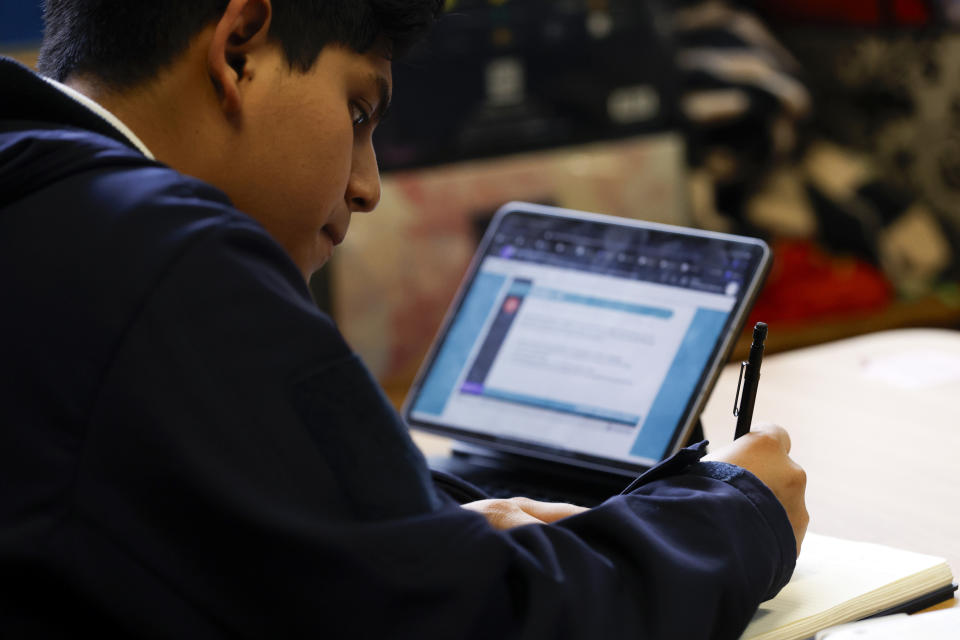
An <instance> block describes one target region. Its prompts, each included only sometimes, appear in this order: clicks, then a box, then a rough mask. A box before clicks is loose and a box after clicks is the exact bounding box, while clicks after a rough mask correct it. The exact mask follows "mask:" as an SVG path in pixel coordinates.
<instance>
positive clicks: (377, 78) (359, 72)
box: [315, 44, 393, 90]
mask: <svg viewBox="0 0 960 640" xmlns="http://www.w3.org/2000/svg"><path fill="white" fill-rule="evenodd" d="M315 66H317V67H323V68H324V71H325V72H327V73H330V72H333V73H346V74H350V75H351V76H353V77H359V78H363V79H368V80H371V81H374V82H376V83H378V84H380V83H386V88H387V89H388V90H389V89H392V87H393V74H392V64H391V62H390V60H389V58H387V57H385V56H384V55H383V54H382V53H381V52H380V48H379V47H373V48H371V49H370V50H369V51H366V52H364V53H357V52H356V51H354V50H353V49H350V48H348V47H344V46H342V45H337V44H330V45H327V46H325V47H324V48H323V50H322V51H321V52H320V57H319V58H317V62H316V63H315Z"/></svg>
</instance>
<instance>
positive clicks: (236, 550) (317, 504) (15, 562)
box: [0, 0, 806, 638]
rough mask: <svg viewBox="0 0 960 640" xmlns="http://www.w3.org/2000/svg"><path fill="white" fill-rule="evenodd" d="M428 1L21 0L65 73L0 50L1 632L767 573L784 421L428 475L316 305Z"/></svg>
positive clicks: (780, 562)
mask: <svg viewBox="0 0 960 640" xmlns="http://www.w3.org/2000/svg"><path fill="white" fill-rule="evenodd" d="M439 4H440V3H439V2H438V1H437V0H409V1H407V2H398V1H397V0H362V1H361V0H325V1H322V0H313V1H308V0H299V1H295V0H287V1H282V0H276V1H275V2H271V1H270V0H222V1H221V0H192V1H190V2H180V1H177V0H166V1H163V2H162V1H157V2H152V3H144V2H135V3H131V2H123V1H120V0H49V1H48V2H47V7H46V11H47V14H46V19H47V32H46V35H45V39H44V44H43V47H42V50H41V56H40V68H41V71H42V72H43V73H45V74H46V75H48V76H51V77H52V78H54V79H56V80H59V81H60V82H61V83H62V84H60V83H53V82H51V81H47V80H44V79H42V78H40V77H37V76H35V75H33V74H32V73H30V72H29V71H27V70H26V69H23V68H22V67H18V66H16V65H15V64H13V63H11V62H0V87H2V94H3V96H4V97H3V100H2V102H0V265H2V267H3V272H4V274H5V275H4V278H3V280H2V283H0V295H2V299H4V300H5V301H6V302H7V303H6V305H5V310H4V313H3V314H2V319H0V328H2V331H0V407H2V409H0V412H2V413H0V575H3V576H4V579H3V580H2V581H0V635H2V636H3V637H58V636H71V637H72V636H76V635H81V634H83V632H84V631H88V630H89V631H93V632H96V633H98V634H101V635H107V636H114V635H129V636H134V637H226V636H253V637H269V636H306V635H311V636H317V635H320V636H323V637H341V636H344V637H389V638H400V637H411V638H431V637H437V638H455V637H479V638H500V637H514V636H516V637H521V636H522V637H529V638H552V637H569V638H617V637H633V638H636V637H644V638H660V637H672V638H698V637H717V638H734V637H736V636H738V635H739V633H740V632H741V631H742V629H743V627H744V626H745V624H746V622H747V621H748V620H749V617H750V616H751V615H752V613H753V612H754V611H755V609H756V607H757V604H758V603H759V602H760V600H761V599H763V598H765V597H769V596H772V595H773V594H774V593H776V591H778V590H779V588H780V587H781V586H782V585H783V584H784V583H785V582H786V581H787V580H788V579H789V576H790V574H791V572H792V569H793V565H794V561H795V557H796V553H797V550H798V549H799V545H800V542H801V540H802V537H803V533H804V531H805V528H806V511H805V509H804V506H803V486H804V477H803V473H802V471H801V470H800V469H799V467H797V466H796V465H795V464H794V463H793V462H792V461H791V460H790V459H789V457H788V455H787V454H788V451H789V439H788V438H787V436H786V433H785V432H784V431H782V430H780V429H776V428H772V429H771V430H769V431H767V432H765V433H757V434H753V435H751V436H749V437H747V438H743V439H741V440H739V441H738V442H737V443H736V444H735V446H734V447H733V448H731V449H729V450H727V451H725V452H722V453H721V454H719V455H718V456H717V459H718V461H714V462H698V460H699V458H700V457H701V455H702V450H701V449H691V450H687V451H685V452H682V453H681V454H678V455H677V456H675V457H674V458H672V459H671V460H669V461H667V462H665V463H663V464H662V465H661V466H659V467H657V468H656V469H655V470H654V471H652V472H650V473H649V474H648V475H647V476H646V479H645V480H646V481H645V484H644V485H643V486H642V487H640V488H639V489H637V490H636V491H634V492H633V493H632V494H631V495H627V496H620V497H616V498H613V499H611V500H610V501H608V502H606V503H605V504H604V505H601V506H600V507H597V508H595V509H591V510H584V509H581V508H579V507H575V506H572V505H551V504H543V503H537V502H534V501H530V500H523V499H517V500H511V501H503V500H483V499H482V498H483V496H481V495H470V491H469V488H468V487H457V482H456V480H455V479H448V481H447V483H446V484H445V485H444V487H445V489H441V488H439V487H438V486H435V485H434V483H433V480H432V479H431V476H430V474H429V471H428V470H427V468H426V466H425V464H424V461H423V458H422V456H421V455H420V454H419V452H418V451H417V450H416V448H415V447H414V445H413V444H412V442H411V441H410V439H409V436H408V434H407V431H406V427H405V425H403V424H402V422H401V420H400V419H399V417H398V416H397V415H396V414H395V412H394V411H393V410H392V408H391V407H390V406H389V404H388V403H387V402H386V401H385V400H384V398H383V396H382V394H381V393H380V392H379V390H378V388H377V385H376V383H375V381H374V380H372V379H371V377H370V375H369V374H368V373H367V371H366V369H365V368H364V367H363V366H362V364H361V363H360V362H359V361H358V360H357V358H356V357H355V356H354V355H353V354H352V353H351V352H350V350H349V348H348V346H347V345H346V344H345V343H344V341H343V339H342V338H341V336H340V335H339V333H338V332H337V330H336V328H335V327H334V325H333V323H332V321H331V320H330V319H329V318H328V317H326V316H325V315H323V314H322V313H320V312H319V311H317V310H316V308H315V307H314V306H313V305H312V303H311V300H310V297H309V294H308V291H307V289H306V285H305V279H306V278H307V277H309V275H310V274H311V273H312V272H313V271H315V270H316V269H318V268H320V267H321V266H322V265H323V263H324V262H325V261H326V260H327V259H328V258H329V257H330V254H331V252H332V251H333V247H334V246H335V245H337V244H338V243H340V242H341V241H343V239H344V237H345V236H346V233H347V228H348V225H349V220H350V216H351V214H352V213H354V212H367V211H370V210H372V209H373V208H374V207H375V206H376V204H377V201H378V199H379V178H378V174H377V167H376V159H375V157H374V153H373V147H372V134H373V130H374V127H375V125H376V123H377V121H378V120H379V118H380V117H382V115H383V113H384V112H385V111H386V109H387V107H388V105H389V101H390V97H391V90H392V86H391V75H390V61H391V59H392V58H393V57H394V56H396V55H399V54H400V53H401V52H402V50H403V49H404V48H405V47H406V45H407V44H408V43H409V42H410V41H411V40H412V39H414V38H415V37H416V36H417V34H418V33H419V32H420V31H422V29H423V28H425V27H426V26H427V25H428V24H429V23H430V22H431V21H432V20H433V19H434V17H435V16H436V15H437V13H438V12H439V8H440V7H439ZM730 463H737V464H739V465H740V466H735V465H734V464H730ZM747 469H749V470H750V471H748V470H747ZM751 471H752V472H753V473H751ZM454 489H456V493H457V494H458V497H459V498H460V502H468V501H471V500H473V502H470V503H469V504H467V505H465V506H466V507H467V508H464V507H463V506H461V505H460V504H458V502H457V501H456V500H454V499H453V497H452V496H451V494H452V493H453V492H454V491H453V490H454ZM520 525H530V526H520Z"/></svg>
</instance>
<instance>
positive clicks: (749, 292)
mask: <svg viewBox="0 0 960 640" xmlns="http://www.w3.org/2000/svg"><path fill="white" fill-rule="evenodd" d="M514 213H521V214H533V215H539V216H549V217H555V218H563V219H569V220H575V221H585V222H596V223H601V224H612V225H618V226H623V227H628V228H631V229H648V230H651V231H655V232H663V233H670V234H676V235H681V236H686V237H696V238H704V239H712V240H720V241H725V242H735V243H738V244H742V245H748V246H750V247H753V248H756V249H759V250H760V253H759V258H758V261H757V266H756V268H755V269H754V270H753V272H752V274H750V281H749V283H745V286H744V287H743V288H742V289H741V292H742V294H743V295H742V298H740V302H739V303H738V304H737V305H736V306H735V307H734V309H733V310H732V312H731V314H730V317H729V318H728V320H727V323H726V325H725V327H724V331H723V334H722V336H723V337H722V339H721V340H719V341H718V344H717V345H715V347H714V350H713V352H712V353H711V354H710V356H709V358H708V362H707V366H706V367H705V368H704V372H703V374H702V375H701V377H700V380H699V381H698V384H697V387H696V391H695V392H694V393H693V394H692V395H691V398H690V400H689V401H688V403H687V406H686V408H685V410H684V413H683V417H682V419H681V424H680V427H679V428H677V429H675V430H674V433H673V436H672V438H671V440H670V444H669V445H668V446H667V448H666V450H665V451H664V453H663V456H662V458H666V457H668V456H669V455H671V454H673V453H674V452H676V451H678V450H679V449H681V448H682V447H683V446H684V445H685V444H686V443H687V442H688V440H689V438H690V436H691V434H692V432H693V430H694V428H695V426H696V425H697V423H698V419H699V417H700V414H701V412H702V411H703V407H704V405H705V404H706V401H707V399H708V398H709V395H710V392H711V391H712V390H713V387H714V385H715V384H716V381H717V378H718V376H719V375H720V371H721V369H722V368H723V365H724V364H726V362H727V360H728V358H729V356H730V352H731V351H732V349H733V345H734V344H735V342H736V339H737V337H738V336H739V334H740V332H741V330H742V328H743V324H744V322H745V321H746V319H747V316H748V314H749V311H750V309H751V307H752V306H753V303H754V301H755V300H756V297H757V295H758V293H759V291H760V288H761V287H762V285H763V282H764V280H765V279H766V276H767V273H768V272H769V269H770V261H771V252H770V248H769V246H767V244H766V243H765V242H763V241H762V240H760V239H758V238H750V237H746V236H737V235H732V234H725V233H718V232H713V231H703V230H699V229H692V228H688V227H678V226H673V225H666V224H660V223H654V222H646V221H642V220H635V219H632V218H622V217H616V216H609V215H603V214H597V213H590V212H586V211H577V210H573V209H563V208H558V207H548V206H544V205H537V204H532V203H526V202H509V203H507V204H505V205H504V206H502V207H501V208H500V209H499V210H498V211H497V212H496V214H495V215H494V217H493V219H492V220H491V222H490V224H489V226H488V228H487V231H486V233H485V234H484V236H483V238H482V240H481V241H480V245H479V247H478V248H477V251H476V252H475V253H474V256H473V259H472V260H471V262H470V266H469V268H468V269H467V271H466V275H465V276H464V278H463V280H462V281H461V283H460V286H459V289H458V290H457V293H456V296H455V297H454V299H453V302H452V303H451V305H450V306H449V307H448V309H447V312H446V315H445V316H444V319H443V323H442V324H441V326H440V329H439V330H438V332H437V334H436V336H435V337H434V340H433V342H432V344H431V346H430V350H429V352H428V353H427V356H426V357H425V358H424V360H423V363H422V364H421V366H420V368H419V371H418V372H417V375H416V377H415V379H414V381H413V384H412V385H411V387H410V391H409V392H408V394H407V396H406V399H405V401H404V404H403V408H402V415H403V417H404V419H405V420H406V421H407V424H409V425H410V426H411V427H413V428H416V429H418V430H421V431H425V432H428V433H433V434H436V435H441V436H445V437H448V438H451V439H454V440H458V441H462V442H465V443H469V444H471V445H479V446H481V447H487V448H490V449H493V450H496V451H502V452H506V453H511V454H518V455H522V456H527V457H530V458H536V459H541V460H550V461H554V462H558V463H562V464H567V465H571V466H575V467H584V468H590V469H597V470H603V471H607V472H612V473H618V474H622V475H632V474H635V473H637V472H641V471H643V470H644V469H646V468H648V467H649V466H650V465H652V464H654V463H656V462H657V460H653V459H647V460H644V461H642V462H637V463H632V462H627V461H624V460H620V459H611V458H604V457H601V456H596V455H592V454H586V453H583V452H577V451H571V450H563V449H559V448H557V447H549V446H546V445H538V444H534V443H531V442H528V441H524V440H520V439H516V438H508V437H504V436H494V435H489V434H481V433H477V432H475V431H470V430H467V429H462V428H458V427H454V426H450V425H444V424H439V423H436V422H429V421H425V420H422V419H417V418H414V417H413V415H412V414H413V407H414V405H415V404H416V401H417V398H418V395H419V393H420V391H421V390H422V388H423V385H424V382H425V381H426V380H427V377H428V374H429V372H430V370H431V368H432V367H433V365H434V363H435V362H436V359H437V356H438V355H439V353H440V350H441V348H442V346H443V344H444V342H445V341H446V338H447V334H448V333H449V331H450V329H451V327H452V326H453V323H454V320H455V319H456V317H457V314H458V313H459V311H460V309H461V306H462V305H463V302H464V299H465V297H466V295H467V293H468V292H469V291H470V287H471V285H472V284H473V281H474V279H475V278H476V276H477V274H478V273H479V271H480V266H481V265H482V263H483V260H484V258H485V257H486V253H487V251H488V249H489V246H490V244H491V242H493V238H494V237H495V235H496V233H497V231H498V229H499V228H500V227H501V225H502V224H503V221H504V220H505V218H506V217H507V216H509V215H511V214H514ZM731 403H732V400H731ZM732 428H733V425H732V423H731V429H732ZM662 458H661V459H662Z"/></svg>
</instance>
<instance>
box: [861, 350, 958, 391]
mask: <svg viewBox="0 0 960 640" xmlns="http://www.w3.org/2000/svg"><path fill="white" fill-rule="evenodd" d="M863 373H864V375H865V376H867V377H868V378H873V379H876V380H881V381H883V382H886V383H887V384H889V385H891V386H894V387H898V388H900V389H923V388H928V387H935V386H939V385H942V384H947V383H950V382H958V381H960V357H957V356H954V355H949V354H945V353H940V352H937V351H933V350H930V349H925V350H920V349H912V350H909V351H901V352H899V353H894V354H890V355H884V356H878V357H876V358H870V359H868V360H867V361H866V362H865V363H864V367H863Z"/></svg>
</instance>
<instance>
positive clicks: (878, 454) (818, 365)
mask: <svg viewBox="0 0 960 640" xmlns="http://www.w3.org/2000/svg"><path fill="white" fill-rule="evenodd" d="M738 373H739V365H730V366H728V367H727V368H726V369H725V370H724V371H723V373H722V374H721V376H720V379H719V381H718V383H717V386H716V388H715V391H714V394H713V396H712V398H711V399H710V401H709V402H708V403H707V406H706V409H705V410H704V413H703V423H704V430H705V432H706V435H707V438H709V439H710V441H711V443H712V444H713V445H723V444H724V443H727V442H729V441H730V440H731V439H732V436H733V428H734V423H735V419H734V418H733V416H732V415H731V411H732V408H733V396H734V392H735V390H736V387H737V375H738ZM754 419H755V421H756V422H760V421H763V420H768V421H775V422H778V423H780V424H782V425H783V426H785V427H786V428H787V429H788V430H789V432H790V434H791V437H792V440H793V450H792V452H791V455H792V456H793V458H794V459H795V460H796V461H797V462H798V463H799V464H801V465H802V466H803V467H804V468H805V469H806V470H807V475H808V485H807V505H808V508H809V511H810V530H811V531H816V532H818V533H822V534H827V535H833V536H838V537H844V538H850V539H854V540H864V541H871V542H877V543H881V544H887V545H891V546H895V547H900V548H904V549H910V550H914V551H919V552H923V553H929V554H932V555H937V556H942V557H945V558H947V560H948V561H949V562H950V565H951V568H952V569H953V571H954V575H955V576H958V574H960V495H958V494H960V462H958V459H960V332H955V331H947V330H939V329H903V330H897V331H889V332H884V333H877V334H872V335H867V336H861V337H857V338H852V339H849V340H843V341H839V342H834V343H830V344H826V345H820V346H816V347H810V348H806V349H800V350H797V351H790V352H785V353H780V354H776V355H772V356H769V357H768V358H766V359H765V360H764V363H763V370H762V377H761V380H760V388H759V391H758V395H757V403H756V409H755V413H754ZM415 437H416V439H417V441H418V443H419V444H420V446H421V447H422V448H424V449H425V450H426V451H427V452H428V455H433V454H435V453H438V452H440V451H442V450H444V449H446V447H447V441H445V440H444V439H442V438H436V437H431V436H427V435H425V434H416V436H415ZM953 602H954V604H957V602H958V601H956V600H954V601H953Z"/></svg>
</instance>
